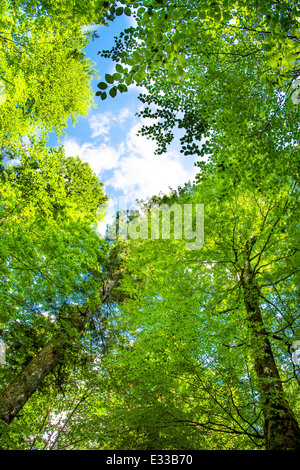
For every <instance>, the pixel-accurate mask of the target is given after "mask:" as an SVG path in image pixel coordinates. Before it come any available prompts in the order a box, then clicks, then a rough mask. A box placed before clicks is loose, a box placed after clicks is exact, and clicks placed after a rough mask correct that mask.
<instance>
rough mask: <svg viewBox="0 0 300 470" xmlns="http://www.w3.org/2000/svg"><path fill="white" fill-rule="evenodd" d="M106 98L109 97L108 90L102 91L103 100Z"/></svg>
mask: <svg viewBox="0 0 300 470" xmlns="http://www.w3.org/2000/svg"><path fill="white" fill-rule="evenodd" d="M106 98H107V93H106V91H103V92H102V93H101V99H102V101H104V100H106Z"/></svg>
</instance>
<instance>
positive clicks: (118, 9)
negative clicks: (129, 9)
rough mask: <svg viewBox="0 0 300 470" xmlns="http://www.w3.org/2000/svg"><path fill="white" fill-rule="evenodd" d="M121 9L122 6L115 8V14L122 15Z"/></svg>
mask: <svg viewBox="0 0 300 470" xmlns="http://www.w3.org/2000/svg"><path fill="white" fill-rule="evenodd" d="M123 11H124V9H123V7H119V8H117V9H116V15H117V16H121V15H123Z"/></svg>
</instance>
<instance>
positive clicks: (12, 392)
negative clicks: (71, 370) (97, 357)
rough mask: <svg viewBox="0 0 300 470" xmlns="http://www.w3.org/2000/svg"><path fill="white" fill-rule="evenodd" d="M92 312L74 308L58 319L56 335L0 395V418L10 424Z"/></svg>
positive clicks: (80, 330) (79, 331)
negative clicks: (59, 323)
mask: <svg viewBox="0 0 300 470" xmlns="http://www.w3.org/2000/svg"><path fill="white" fill-rule="evenodd" d="M91 317H92V312H91V310H90V309H89V308H86V309H85V310H84V312H82V311H81V310H79V309H77V308H76V307H75V308H73V310H72V312H71V314H69V315H68V316H66V317H65V318H64V319H63V320H60V322H61V326H60V328H59V332H58V333H57V335H56V337H55V338H54V339H53V340H52V341H50V342H48V343H47V344H46V345H45V346H44V347H43V349H42V350H41V351H40V352H39V353H38V354H37V355H36V356H35V357H34V358H33V359H32V360H31V361H30V362H29V364H27V366H26V367H25V368H24V369H23V370H22V372H21V373H20V374H19V375H17V377H15V379H14V380H13V381H12V382H11V383H10V384H9V385H8V386H7V387H6V389H5V390H3V392H2V393H1V395H0V419H2V420H3V421H5V422H6V423H8V424H10V423H11V422H12V420H13V419H14V418H15V417H16V416H17V415H18V413H19V411H20V410H21V409H22V408H23V406H24V405H25V403H26V402H27V400H28V399H29V398H30V397H31V395H32V394H33V393H34V392H35V390H36V389H37V388H38V386H39V385H40V384H41V382H42V381H43V380H44V378H45V377H46V376H47V375H48V374H49V372H51V370H52V369H53V368H54V367H55V366H56V365H57V364H58V363H59V361H61V360H62V358H63V354H64V351H65V350H66V347H67V346H68V344H72V342H73V341H74V339H75V336H77V335H78V334H80V333H81V332H82V331H83V329H84V327H85V325H86V323H87V322H88V321H89V320H90V319H91Z"/></svg>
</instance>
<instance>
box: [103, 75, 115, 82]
mask: <svg viewBox="0 0 300 470" xmlns="http://www.w3.org/2000/svg"><path fill="white" fill-rule="evenodd" d="M105 80H106V81H107V83H110V84H112V83H114V78H113V77H112V75H110V74H109V73H106V74H105Z"/></svg>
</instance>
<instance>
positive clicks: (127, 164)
mask: <svg viewBox="0 0 300 470" xmlns="http://www.w3.org/2000/svg"><path fill="white" fill-rule="evenodd" d="M128 113H129V111H128V110H126V109H125V108H124V109H123V110H121V112H120V113H119V115H117V116H116V117H115V118H113V119H114V120H117V119H118V116H119V118H120V120H121V119H122V118H124V119H126V116H128ZM139 127H140V124H136V125H134V126H133V127H132V128H131V129H130V131H129V132H127V134H125V137H124V141H123V142H122V143H121V144H120V145H118V146H113V145H112V144H111V145H108V144H107V143H105V142H102V143H97V142H96V143H92V142H86V143H84V144H82V145H79V144H78V143H77V142H76V140H75V139H74V138H67V139H65V140H64V146H65V151H66V154H67V155H70V156H76V155H79V156H80V158H81V159H82V160H83V161H85V162H87V163H89V165H90V166H91V168H92V169H93V170H94V171H95V173H96V174H97V175H98V176H99V177H100V178H101V180H102V181H103V182H104V184H105V187H106V191H107V192H108V193H109V192H110V190H109V188H108V187H110V188H111V190H113V191H114V192H115V193H117V194H118V195H119V196H122V195H127V197H128V198H129V199H130V200H131V201H134V200H135V199H142V198H147V197H150V196H153V195H155V194H156V195H158V194H159V193H160V192H163V193H166V194H168V193H169V189H170V187H171V188H173V189H176V188H177V187H178V186H182V185H184V183H186V182H188V181H189V180H193V179H194V177H195V175H196V173H197V169H196V167H194V166H193V164H192V162H190V167H189V169H186V168H184V160H183V159H182V157H181V154H180V153H179V152H177V151H175V150H171V151H169V152H168V153H166V154H163V155H155V154H154V152H155V149H156V143H155V142H153V141H152V140H148V139H147V138H146V137H143V136H141V135H137V131H138V129H139ZM107 170H110V173H109V175H108V176H107V175H105V174H104V172H105V171H107Z"/></svg>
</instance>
